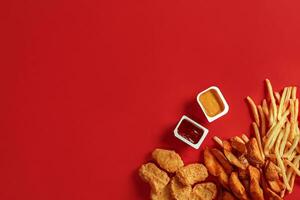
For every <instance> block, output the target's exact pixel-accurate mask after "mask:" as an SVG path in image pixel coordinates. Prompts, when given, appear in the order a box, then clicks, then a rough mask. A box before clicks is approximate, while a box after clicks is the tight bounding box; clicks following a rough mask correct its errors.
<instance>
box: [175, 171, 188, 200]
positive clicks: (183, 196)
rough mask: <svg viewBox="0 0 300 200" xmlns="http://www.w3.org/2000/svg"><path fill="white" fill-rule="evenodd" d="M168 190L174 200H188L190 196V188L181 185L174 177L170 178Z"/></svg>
mask: <svg viewBox="0 0 300 200" xmlns="http://www.w3.org/2000/svg"><path fill="white" fill-rule="evenodd" d="M170 188H171V195H172V197H173V198H174V199H175V200H188V199H189V197H190V196H191V192H192V186H190V185H183V184H182V183H181V182H180V181H179V180H178V178H177V177H176V176H175V177H173V178H172V180H171V183H170Z"/></svg>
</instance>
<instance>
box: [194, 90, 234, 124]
mask: <svg viewBox="0 0 300 200" xmlns="http://www.w3.org/2000/svg"><path fill="white" fill-rule="evenodd" d="M197 102H198V104H199V106H200V107H201V109H202V111H203V113H204V115H205V117H206V119H207V120H208V121H209V122H212V121H214V120H216V119H218V118H220V117H222V116H223V115H225V114H226V113H227V112H228V111H229V106H228V104H227V102H226V100H225V98H224V96H223V94H222V93H221V91H220V89H219V88H218V87H216V86H212V87H209V88H207V89H206V90H204V91H202V92H200V93H199V94H198V95H197Z"/></svg>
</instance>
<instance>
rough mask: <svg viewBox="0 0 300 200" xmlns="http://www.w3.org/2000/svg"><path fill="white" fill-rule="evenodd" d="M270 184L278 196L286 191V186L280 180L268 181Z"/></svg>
mask: <svg viewBox="0 0 300 200" xmlns="http://www.w3.org/2000/svg"><path fill="white" fill-rule="evenodd" d="M268 184H269V186H270V188H271V189H272V190H273V191H274V192H276V193H278V194H279V193H280V192H281V191H282V190H284V189H285V187H284V184H283V183H282V182H281V181H280V180H275V181H268Z"/></svg>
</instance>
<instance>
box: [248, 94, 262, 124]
mask: <svg viewBox="0 0 300 200" xmlns="http://www.w3.org/2000/svg"><path fill="white" fill-rule="evenodd" d="M247 101H248V103H249V106H250V109H251V112H252V117H253V119H254V121H255V122H256V123H257V125H258V126H259V125H260V123H259V116H258V111H257V108H256V105H255V103H254V101H253V100H252V99H251V97H249V96H247Z"/></svg>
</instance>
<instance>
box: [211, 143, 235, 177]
mask: <svg viewBox="0 0 300 200" xmlns="http://www.w3.org/2000/svg"><path fill="white" fill-rule="evenodd" d="M210 151H211V153H212V154H213V155H214V156H215V158H216V159H217V160H218V161H219V163H220V164H221V165H222V167H223V168H224V170H225V172H226V173H227V174H228V175H230V174H231V172H232V166H231V164H230V163H229V161H228V160H227V158H226V157H225V156H224V154H223V153H222V151H220V150H219V149H217V148H213V149H211V150H210Z"/></svg>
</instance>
